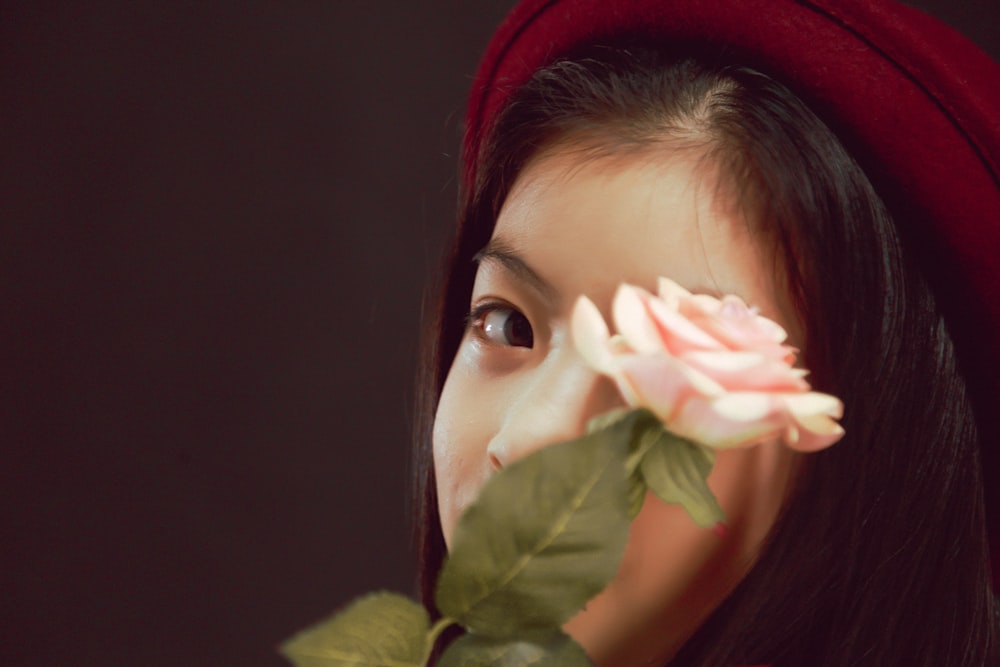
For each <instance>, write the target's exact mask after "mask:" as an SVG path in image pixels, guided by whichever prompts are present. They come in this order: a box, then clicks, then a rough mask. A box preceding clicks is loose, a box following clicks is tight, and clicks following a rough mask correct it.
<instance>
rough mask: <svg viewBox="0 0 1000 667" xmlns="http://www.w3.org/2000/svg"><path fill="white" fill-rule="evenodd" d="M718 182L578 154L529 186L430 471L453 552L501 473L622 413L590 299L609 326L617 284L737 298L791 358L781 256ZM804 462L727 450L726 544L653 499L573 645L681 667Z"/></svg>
mask: <svg viewBox="0 0 1000 667" xmlns="http://www.w3.org/2000/svg"><path fill="white" fill-rule="evenodd" d="M717 182H718V179H717V178H716V174H715V173H714V170H713V169H711V167H706V165H705V163H704V162H703V161H702V162H699V161H697V159H696V157H695V156H691V155H690V154H684V153H673V154H669V153H668V154H667V156H665V157H664V156H662V155H658V156H657V157H656V158H654V159H650V158H649V157H648V156H624V157H622V156H617V157H615V156H608V157H600V158H593V157H589V158H588V157H584V155H583V152H582V151H579V150H572V148H571V147H566V146H564V147H562V148H555V149H552V150H550V151H548V152H546V153H544V154H542V155H541V156H539V157H536V158H535V159H534V160H532V161H531V162H530V163H529V164H528V165H527V166H526V167H525V169H524V170H523V171H522V173H521V175H520V176H519V178H518V179H517V181H516V182H515V184H514V186H513V188H512V189H511V192H510V194H509V196H508V198H507V200H506V202H505V204H504V206H503V208H502V210H501V212H500V215H499V217H498V219H497V224H496V228H495V230H494V234H493V237H492V240H491V241H490V244H489V245H488V246H487V248H486V249H485V250H484V252H482V253H480V256H481V259H480V263H479V269H478V272H477V275H476V280H475V285H474V288H473V294H472V302H471V304H470V305H471V309H472V312H473V313H474V316H473V317H472V318H471V320H470V325H469V327H468V330H467V332H466V335H465V337H464V339H463V341H462V344H461V346H460V348H459V350H458V353H457V355H456V357H455V360H454V362H453V364H452V367H451V370H450V372H449V375H448V378H447V381H446V383H445V387H444V391H443V393H442V396H441V400H440V403H439V407H438V411H437V416H436V421H435V428H434V465H435V471H436V476H437V485H438V486H437V491H438V498H439V499H440V500H439V510H440V515H441V520H442V529H443V532H444V535H445V541H446V542H447V543H449V544H450V540H451V535H452V531H453V529H454V526H455V524H456V522H457V520H458V517H459V516H460V515H461V513H462V511H463V510H464V508H465V507H467V506H468V505H469V504H470V503H471V502H472V501H473V500H474V499H475V498H476V495H477V494H478V492H479V489H480V488H481V487H482V485H483V484H484V483H485V481H486V480H487V479H488V478H489V477H490V475H492V474H493V473H494V472H495V471H496V470H499V469H501V468H503V467H504V466H506V465H509V464H510V463H511V462H513V461H515V460H517V459H518V458H520V457H522V456H525V455H526V454H528V453H530V452H532V451H534V450H536V449H538V448H540V447H544V446H546V445H547V444H550V443H554V442H559V441H564V440H567V439H571V438H574V437H577V436H579V435H582V434H583V432H584V427H585V424H586V423H587V421H588V420H589V419H590V418H591V417H593V416H595V415H598V414H600V413H602V412H606V411H608V410H610V409H613V408H616V407H619V406H621V405H622V404H623V403H622V399H621V397H620V396H619V394H618V392H617V390H616V389H615V387H614V386H613V384H612V383H611V382H610V381H609V380H608V379H606V378H604V377H602V376H600V375H598V374H596V373H595V372H594V371H592V370H591V369H590V368H589V367H587V366H586V365H585V364H584V362H583V360H582V359H581V358H580V356H579V354H578V353H577V352H576V350H575V349H574V347H573V345H572V341H571V340H570V337H569V317H570V312H571V309H572V307H573V303H574V301H575V299H576V297H577V296H578V295H580V294H586V295H587V296H589V297H590V298H591V299H592V300H593V301H594V302H595V303H596V304H597V306H598V307H599V308H600V309H601V310H602V312H603V314H604V315H605V318H606V319H608V320H609V321H610V306H611V299H612V296H613V294H614V291H615V288H616V287H617V286H618V284H619V283H621V282H623V281H625V282H629V283H631V284H634V285H638V286H640V287H644V288H646V289H648V290H651V291H652V290H655V287H656V279H657V277H659V276H666V277H668V278H671V279H673V280H675V281H677V282H678V283H680V284H681V285H682V286H684V287H686V288H687V289H689V290H691V291H695V292H697V291H701V292H709V293H721V294H730V293H733V294H738V295H740V296H741V297H743V299H744V300H745V301H746V302H747V303H749V304H751V305H755V306H757V307H759V308H760V310H761V312H762V313H763V314H764V315H766V316H768V317H770V318H771V319H773V320H775V321H777V322H778V323H780V324H782V325H783V326H784V327H785V328H786V330H788V331H789V332H791V342H792V344H795V343H796V340H795V339H796V335H795V332H796V331H797V330H798V326H797V322H796V320H795V317H794V315H793V311H792V310H791V308H790V306H789V305H788V297H787V294H786V293H785V292H784V291H783V290H781V289H779V288H778V283H777V281H776V280H775V278H774V276H775V272H774V267H775V263H774V260H773V257H772V256H771V255H770V254H769V253H767V252H764V251H763V249H762V248H760V247H759V243H758V242H757V240H756V239H755V238H754V237H753V236H752V234H751V232H750V225H749V224H748V222H747V221H746V220H745V218H744V217H743V215H742V213H740V209H739V207H736V206H732V205H731V202H729V201H728V200H727V198H726V197H724V196H722V195H721V194H720V193H722V192H723V191H724V188H717V187H714V184H716V183H717ZM481 306H485V307H486V310H483V309H482V308H480V307H481ZM477 309H478V310H477ZM514 324H516V325H517V326H516V327H514V328H513V329H511V328H509V326H508V329H507V332H508V333H505V330H504V325H514ZM529 326H530V336H526V335H525V332H526V331H528V330H529V329H527V327H529ZM511 331H513V333H514V335H513V336H511V335H508V334H509V333H510V332H511ZM528 344H530V346H528ZM796 457H797V454H796V453H794V452H792V451H790V450H788V449H786V448H784V447H781V446H780V445H779V444H778V443H765V444H763V445H759V446H757V447H753V448H749V449H741V450H726V451H722V452H719V454H718V456H717V459H716V464H715V467H714V469H713V471H712V474H711V476H710V477H709V485H710V486H711V488H712V490H713V491H714V493H715V494H716V496H717V497H718V499H719V502H720V503H721V505H722V507H723V509H724V510H725V512H726V516H727V519H728V522H727V529H726V531H725V533H724V534H723V535H721V536H720V534H718V533H716V532H712V531H710V530H705V529H701V528H698V527H697V526H695V524H694V523H693V522H692V521H691V519H690V518H689V517H688V516H687V514H685V513H684V511H683V510H681V509H680V508H679V507H677V506H668V505H666V504H664V503H662V502H661V501H659V500H658V499H656V498H655V497H653V496H651V495H649V496H647V498H646V502H645V504H644V506H643V509H642V511H641V512H640V513H639V515H638V517H636V519H635V521H634V522H633V524H632V528H631V532H630V537H629V544H628V546H627V548H626V552H625V557H624V559H623V562H622V564H621V567H620V569H619V572H618V575H617V576H616V578H615V579H614V580H613V581H612V583H611V584H610V585H609V586H608V588H607V589H605V590H604V591H603V592H602V593H601V594H599V595H598V596H597V597H596V598H594V599H593V600H591V601H590V602H589V603H588V605H587V607H586V608H585V609H584V610H583V611H581V612H580V613H578V614H577V615H576V616H575V617H574V618H572V619H571V620H570V621H569V622H568V623H567V625H566V626H565V629H566V631H567V632H568V633H569V634H570V635H571V636H572V637H574V638H575V639H576V640H577V641H578V642H580V644H582V645H583V647H584V648H585V649H586V651H587V653H588V654H589V655H590V656H591V658H592V659H593V660H594V661H595V662H596V663H597V664H598V665H601V666H602V667H603V666H605V665H606V666H611V665H615V666H618V667H622V666H628V665H644V664H650V663H651V662H662V661H664V660H666V659H669V658H670V657H671V656H672V655H673V654H674V653H675V652H676V651H677V649H678V648H679V647H680V646H681V644H683V642H684V641H685V640H686V639H687V638H688V637H690V635H691V634H692V633H693V632H694V631H695V630H696V629H697V628H698V626H699V625H700V624H701V623H702V622H703V621H704V619H705V618H706V617H707V615H708V614H710V613H711V611H712V610H713V609H715V608H716V607H717V606H718V605H719V603H720V602H722V600H723V599H724V598H725V596H726V595H727V594H728V593H729V592H730V591H731V590H732V588H733V586H735V585H736V583H738V582H739V581H740V579H741V578H742V577H743V576H745V574H746V572H747V570H748V569H749V567H750V566H751V565H752V563H753V561H754V559H755V557H756V554H757V553H758V552H759V550H760V547H761V545H762V543H763V541H764V539H765V537H766V535H767V533H768V530H769V529H770V528H771V526H772V525H773V524H774V522H775V520H776V518H777V514H778V512H779V510H780V508H781V505H782V503H783V501H784V499H785V497H786V495H787V492H788V490H789V488H790V485H791V482H792V480H793V478H794V474H795V469H796V464H797V462H798V459H797V458H796Z"/></svg>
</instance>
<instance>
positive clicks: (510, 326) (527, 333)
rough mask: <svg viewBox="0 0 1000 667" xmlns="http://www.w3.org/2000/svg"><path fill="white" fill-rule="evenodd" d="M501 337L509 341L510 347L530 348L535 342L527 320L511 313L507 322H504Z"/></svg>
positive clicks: (520, 315)
mask: <svg viewBox="0 0 1000 667" xmlns="http://www.w3.org/2000/svg"><path fill="white" fill-rule="evenodd" d="M503 335H504V336H505V337H506V338H507V340H508V341H510V344H511V345H515V346H518V347H531V346H532V345H533V344H534V342H535V339H534V336H533V335H532V333H531V324H529V323H528V318H526V317H525V316H524V315H522V314H521V313H517V312H514V313H511V314H510V317H508V318H507V321H506V322H504V325H503Z"/></svg>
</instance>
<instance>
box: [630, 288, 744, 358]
mask: <svg viewBox="0 0 1000 667" xmlns="http://www.w3.org/2000/svg"><path fill="white" fill-rule="evenodd" d="M648 306H649V312H650V313H652V315H653V317H654V318H655V323H656V326H657V328H658V329H659V332H660V340H662V341H663V344H664V345H665V346H666V348H667V349H668V350H670V352H671V353H672V354H675V355H676V354H681V353H682V352H685V351H687V350H724V349H726V346H725V345H723V344H722V343H720V342H719V341H718V340H716V339H715V338H714V337H713V336H712V335H710V334H709V333H707V332H705V331H704V330H703V329H702V328H700V327H699V326H698V325H697V324H695V323H694V322H692V321H691V320H689V319H688V318H686V317H684V316H683V315H681V314H680V313H678V312H676V311H673V310H670V309H668V308H667V307H666V306H664V305H663V304H662V303H660V302H659V301H656V300H651V301H650V302H649V304H648Z"/></svg>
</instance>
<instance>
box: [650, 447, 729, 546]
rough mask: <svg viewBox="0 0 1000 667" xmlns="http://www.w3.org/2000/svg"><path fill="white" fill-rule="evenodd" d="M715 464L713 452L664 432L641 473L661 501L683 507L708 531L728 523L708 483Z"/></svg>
mask: <svg viewBox="0 0 1000 667" xmlns="http://www.w3.org/2000/svg"><path fill="white" fill-rule="evenodd" d="M714 462H715V452H714V451H712V450H711V449H710V448H708V447H705V446H703V445H699V444H697V443H694V442H691V441H690V440H686V439H684V438H681V437H679V436H676V435H674V434H673V433H670V432H669V431H666V430H663V429H662V428H661V431H660V433H659V435H658V437H656V439H655V441H654V442H653V444H652V446H650V447H649V449H648V450H647V451H646V453H645V455H644V456H643V457H642V461H641V462H640V464H639V471H640V472H641V473H642V477H643V479H644V480H645V482H646V484H647V485H648V486H649V488H650V490H651V491H653V493H655V494H656V495H657V496H658V497H659V498H660V500H662V501H663V502H666V503H672V504H676V505H680V506H681V507H683V508H684V509H685V510H687V513H688V514H689V515H691V518H692V519H693V520H694V522H695V523H696V524H698V525H699V526H702V527H703V528H707V527H709V526H714V525H715V524H717V523H719V522H721V521H725V519H726V515H725V514H724V513H723V511H722V508H721V507H720V506H719V502H718V501H717V500H716V499H715V495H714V494H713V493H712V490H711V489H709V488H708V482H707V481H706V479H707V478H708V474H709V473H710V472H711V471H712V465H713V463H714Z"/></svg>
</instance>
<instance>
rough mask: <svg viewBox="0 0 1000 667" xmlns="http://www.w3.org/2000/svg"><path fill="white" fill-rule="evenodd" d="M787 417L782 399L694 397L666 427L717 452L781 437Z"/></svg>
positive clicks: (752, 395) (749, 395)
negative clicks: (717, 450)
mask: <svg viewBox="0 0 1000 667" xmlns="http://www.w3.org/2000/svg"><path fill="white" fill-rule="evenodd" d="M787 423H788V417H787V415H786V414H785V411H784V409H783V405H782V403H781V401H780V400H776V399H775V398H774V397H773V396H772V395H769V394H764V393H757V392H740V393H731V394H725V395H723V396H719V397H716V398H708V399H705V398H701V397H698V398H693V399H692V400H690V401H688V402H687V403H686V404H685V405H684V406H683V407H682V408H681V409H680V410H679V411H678V412H677V414H676V416H675V418H674V420H673V421H671V422H670V423H668V424H667V428H668V429H670V430H672V431H674V432H675V433H677V434H678V435H682V436H684V437H686V438H690V439H692V440H695V441H697V442H700V443H702V444H704V445H707V446H709V447H713V448H716V449H729V448H733V447H750V446H752V445H757V444H760V443H761V442H765V441H767V440H771V439H773V438H775V437H777V436H779V435H780V434H781V433H782V432H783V431H784V430H785V428H786V426H787Z"/></svg>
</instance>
